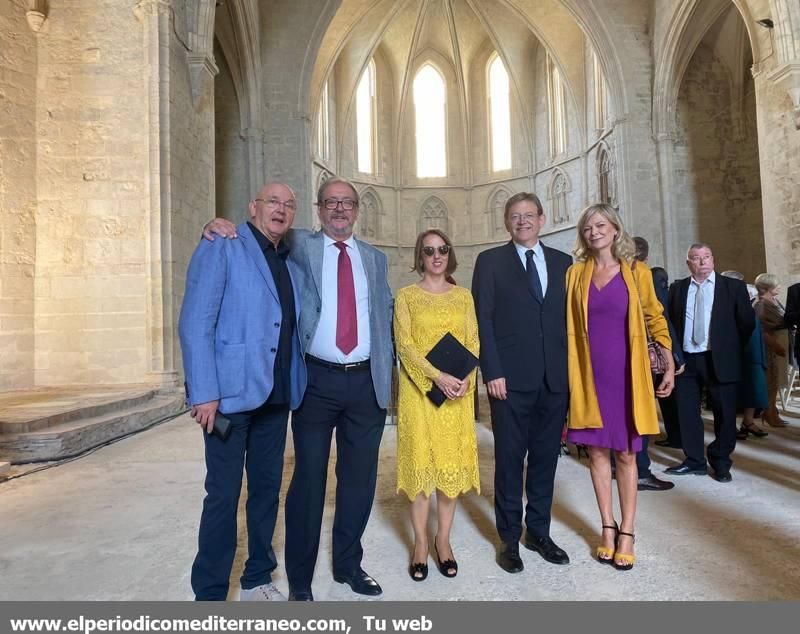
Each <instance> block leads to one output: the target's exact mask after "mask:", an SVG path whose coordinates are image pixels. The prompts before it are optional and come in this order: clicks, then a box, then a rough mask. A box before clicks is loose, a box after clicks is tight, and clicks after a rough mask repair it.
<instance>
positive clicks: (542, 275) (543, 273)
mask: <svg viewBox="0 0 800 634" xmlns="http://www.w3.org/2000/svg"><path fill="white" fill-rule="evenodd" d="M514 246H515V247H516V248H517V254H518V255H519V259H520V260H521V261H522V268H523V269H524V270H526V271H527V270H528V268H527V264H528V262H527V260H528V258H527V256H526V255H525V252H526V251H529V250H530V249H533V261H534V263H535V264H536V272H537V273H538V274H539V281H540V282H541V283H542V297H544V296H545V295H547V262H546V261H545V259H544V249H543V248H542V243H541V241H538V242H537V243H536V244H535V245H534V246H532V247H524V246H522V245H521V244H518V243H516V242H515V243H514Z"/></svg>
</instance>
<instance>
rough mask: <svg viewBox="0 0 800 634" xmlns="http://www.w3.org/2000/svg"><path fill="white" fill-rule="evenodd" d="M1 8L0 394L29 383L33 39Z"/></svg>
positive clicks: (8, 5)
mask: <svg viewBox="0 0 800 634" xmlns="http://www.w3.org/2000/svg"><path fill="white" fill-rule="evenodd" d="M26 4H27V3H26V2H24V1H23V0H11V1H7V2H2V3H0V358H2V360H3V361H2V363H0V390H7V389H16V388H26V387H31V386H32V385H33V383H34V370H33V368H34V324H33V321H34V317H33V316H34V301H33V296H34V263H35V261H36V229H35V214H36V66H37V57H38V56H37V46H36V37H35V36H34V34H33V33H32V32H31V30H30V29H29V28H28V25H27V23H26V21H25V9H26Z"/></svg>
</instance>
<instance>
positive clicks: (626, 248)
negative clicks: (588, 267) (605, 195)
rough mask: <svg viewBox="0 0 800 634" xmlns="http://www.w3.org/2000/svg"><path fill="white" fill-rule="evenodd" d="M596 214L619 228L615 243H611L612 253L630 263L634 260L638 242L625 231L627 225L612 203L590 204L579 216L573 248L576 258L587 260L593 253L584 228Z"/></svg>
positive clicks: (581, 260) (580, 260) (582, 260)
mask: <svg viewBox="0 0 800 634" xmlns="http://www.w3.org/2000/svg"><path fill="white" fill-rule="evenodd" d="M595 214H600V215H601V216H603V217H604V218H605V219H606V220H608V221H609V222H610V223H611V224H612V225H614V229H616V230H617V235H616V236H615V237H614V243H613V244H612V245H611V255H613V256H614V257H615V258H616V259H617V260H620V261H622V260H624V261H625V262H628V263H630V262H631V260H633V256H634V254H635V253H636V244H635V243H634V241H633V238H631V237H630V235H629V234H628V232H627V231H625V226H624V225H623V224H622V218H620V217H619V214H618V213H617V210H616V209H614V208H613V207H612V206H611V205H608V204H605V203H599V204H594V205H589V206H588V207H587V208H586V209H584V210H583V211H582V212H581V215H580V216H579V217H578V222H577V224H576V228H577V230H578V235H577V236H576V237H575V248H574V249H573V250H572V253H573V255H574V256H575V259H576V260H577V261H578V262H585V261H586V260H588V259H589V256H590V255H591V253H592V248H591V247H590V246H589V243H588V242H586V239H585V238H584V237H583V230H584V228H585V227H586V224H587V223H588V222H589V219H590V218H591V217H592V216H594V215H595Z"/></svg>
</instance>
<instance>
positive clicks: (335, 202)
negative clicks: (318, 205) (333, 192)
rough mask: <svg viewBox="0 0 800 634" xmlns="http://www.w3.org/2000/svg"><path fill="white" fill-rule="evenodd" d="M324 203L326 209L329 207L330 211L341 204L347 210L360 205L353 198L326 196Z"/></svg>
mask: <svg viewBox="0 0 800 634" xmlns="http://www.w3.org/2000/svg"><path fill="white" fill-rule="evenodd" d="M322 205H323V206H324V207H325V209H329V210H330V211H333V210H334V209H336V208H337V207H338V206H339V205H341V206H342V209H344V210H345V211H351V210H352V209H355V208H356V207H358V203H357V202H356V201H355V200H353V199H352V198H342V199H339V198H326V199H325V200H323V201H322Z"/></svg>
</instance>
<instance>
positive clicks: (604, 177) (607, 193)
mask: <svg viewBox="0 0 800 634" xmlns="http://www.w3.org/2000/svg"><path fill="white" fill-rule="evenodd" d="M597 197H598V199H599V201H600V202H602V203H607V204H609V205H611V206H612V207H615V208H617V207H619V201H618V200H617V175H616V170H615V165H614V159H613V156H612V154H611V151H610V150H609V148H608V146H607V145H606V144H605V143H601V144H600V146H599V147H598V148H597Z"/></svg>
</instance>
